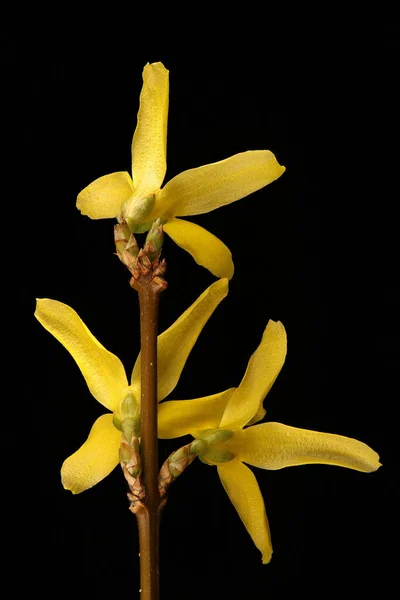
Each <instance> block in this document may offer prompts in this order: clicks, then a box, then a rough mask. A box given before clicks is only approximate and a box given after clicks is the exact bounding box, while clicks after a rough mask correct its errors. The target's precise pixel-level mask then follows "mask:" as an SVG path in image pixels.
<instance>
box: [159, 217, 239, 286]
mask: <svg viewBox="0 0 400 600" xmlns="http://www.w3.org/2000/svg"><path fill="white" fill-rule="evenodd" d="M163 229H164V231H165V233H168V235H169V236H170V237H171V238H172V239H173V240H174V242H176V243H177V244H178V246H181V248H183V249H184V250H186V252H189V254H191V255H192V256H193V258H194V260H195V261H196V262H197V263H198V264H199V265H201V266H202V267H205V268H206V269H208V270H209V271H211V273H212V274H213V275H215V276H216V277H227V278H228V279H231V278H232V277H233V271H234V266H233V262H232V254H231V251H230V250H229V248H227V247H226V246H225V244H224V243H223V242H221V240H219V239H218V238H217V237H216V236H215V235H213V234H212V233H210V232H209V231H207V230H206V229H203V227H200V225H195V223H190V222H189V221H184V220H182V219H171V221H168V222H167V223H165V225H163Z"/></svg>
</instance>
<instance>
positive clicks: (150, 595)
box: [130, 244, 167, 600]
mask: <svg viewBox="0 0 400 600" xmlns="http://www.w3.org/2000/svg"><path fill="white" fill-rule="evenodd" d="M151 250H152V247H151V246H149V245H148V244H146V245H145V247H144V248H143V250H141V251H140V252H139V255H138V259H137V262H136V264H135V267H134V269H133V270H132V271H131V272H132V274H133V277H132V279H131V282H130V283H131V286H132V287H133V288H134V289H136V291H137V292H138V294H139V306H140V345H141V359H140V361H141V402H140V405H141V434H140V436H141V442H140V460H141V467H142V468H141V473H142V474H141V476H140V477H141V478H142V479H141V481H142V483H143V485H142V484H139V490H140V491H141V494H140V497H141V498H142V499H143V501H139V502H133V505H131V510H132V512H134V513H135V514H136V518H137V522H138V529H139V545H140V588H141V595H140V598H141V600H159V520H160V512H161V510H160V509H161V504H162V502H161V499H160V493H159V489H158V471H159V467H158V429H157V416H158V398H157V333H158V331H157V329H158V307H159V300H160V293H161V292H162V291H163V290H164V289H165V288H166V287H167V283H166V281H165V280H164V273H165V269H166V264H165V261H164V260H163V261H161V262H160V261H159V254H158V255H157V256H156V257H154V252H153V253H150V251H151ZM153 251H154V248H153ZM133 481H135V480H133ZM137 483H139V480H137ZM131 491H133V492H134V490H132V488H131ZM134 494H135V492H134Z"/></svg>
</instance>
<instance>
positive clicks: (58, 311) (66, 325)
mask: <svg viewBox="0 0 400 600" xmlns="http://www.w3.org/2000/svg"><path fill="white" fill-rule="evenodd" d="M35 317H36V318H37V319H38V321H39V322H40V323H41V324H42V325H43V327H44V328H45V329H47V331H49V332H50V333H51V334H52V335H54V337H55V338H56V339H57V340H58V341H59V342H61V344H62V345H63V346H64V348H66V349H67V350H68V352H69V353H70V354H71V356H72V357H73V358H74V359H75V361H76V363H77V365H78V367H79V368H80V370H81V372H82V375H83V376H84V378H85V380H86V383H87V385H88V387H89V390H90V391H91V393H92V394H93V396H94V397H95V398H96V400H98V401H99V402H100V403H101V404H103V405H104V406H106V407H107V408H109V409H110V410H115V409H116V408H117V407H118V406H119V403H120V401H121V400H122V399H123V397H124V393H125V391H126V389H127V387H128V382H127V379H126V374H125V370H124V367H123V366H122V363H121V361H120V360H119V358H117V357H116V356H115V355H114V354H111V352H109V351H108V350H106V349H105V348H104V346H102V345H101V344H100V342H98V341H97V340H96V338H95V337H94V336H93V335H92V333H91V332H90V331H89V329H88V328H87V327H86V325H85V324H84V322H83V321H82V320H81V319H80V318H79V316H78V315H77V313H76V312H75V311H74V310H73V309H72V308H71V307H70V306H67V304H63V303H62V302H57V301H56V300H49V299H48V298H38V299H37V303H36V312H35ZM60 385H62V383H61V384H60Z"/></svg>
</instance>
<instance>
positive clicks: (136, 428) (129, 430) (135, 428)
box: [113, 393, 140, 441]
mask: <svg viewBox="0 0 400 600" xmlns="http://www.w3.org/2000/svg"><path fill="white" fill-rule="evenodd" d="M113 425H114V427H116V428H117V429H118V430H119V431H122V433H123V434H124V436H125V438H126V439H127V440H128V441H130V440H131V438H132V436H134V437H140V411H139V405H138V401H137V400H136V398H135V396H134V395H133V394H132V393H129V394H128V395H127V396H125V398H124V399H123V401H122V402H121V406H120V410H119V411H118V413H114V416H113Z"/></svg>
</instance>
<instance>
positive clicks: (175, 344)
mask: <svg viewBox="0 0 400 600" xmlns="http://www.w3.org/2000/svg"><path fill="white" fill-rule="evenodd" d="M227 293H228V280H227V279H220V280H218V281H216V282H215V283H213V284H212V285H211V286H210V287H209V288H207V289H206V290H205V291H204V292H203V293H202V294H201V296H199V298H198V299H197V300H196V301H195V302H194V303H193V304H192V306H190V307H189V308H188V309H187V310H186V311H185V312H184V313H183V314H182V315H181V316H180V317H179V318H178V319H177V320H176V321H175V323H173V325H171V327H169V328H168V329H167V330H166V331H164V333H162V334H161V335H159V336H158V398H159V400H163V399H164V398H165V397H166V396H167V395H168V394H169V393H170V392H171V391H172V390H173V389H174V388H175V386H176V384H177V382H178V380H179V377H180V374H181V372H182V369H183V367H184V365H185V362H186V360H187V357H188V356H189V353H190V351H191V350H192V348H193V345H194V343H195V342H196V340H197V338H198V336H199V335H200V333H201V331H202V329H203V327H204V325H205V324H206V323H207V321H208V319H209V318H210V316H211V315H212V313H213V312H214V310H215V308H216V307H217V306H218V304H219V303H220V302H221V300H223V298H225V296H226V295H227ZM35 316H36V318H37V319H38V320H39V321H40V323H41V324H42V325H43V327H44V328H45V329H47V331H49V332H50V333H51V334H52V335H54V337H55V338H56V339H57V340H58V341H59V342H61V344H63V346H64V347H65V348H66V349H67V350H68V351H69V352H70V354H71V355H72V357H73V358H74V359H75V361H76V363H77V365H78V367H79V368H80V370H81V372H82V375H83V376H84V378H85V380H86V383H87V385H88V387H89V390H90V392H91V393H92V395H93V396H94V397H95V398H96V400H98V402H100V404H103V406H105V407H106V408H108V409H109V410H111V411H112V413H108V414H105V415H102V416H101V417H99V418H98V419H97V420H96V422H95V423H94V425H93V427H92V429H91V431H90V433H89V437H88V439H87V440H86V442H85V443H84V444H83V446H81V448H79V450H77V452H75V453H74V454H73V455H72V456H70V457H69V458H67V459H66V461H65V462H64V464H63V466H62V469H61V478H62V483H63V485H64V487H65V488H66V489H68V490H71V491H72V492H73V493H74V494H78V493H80V492H83V491H84V490H86V489H88V488H90V487H92V486H94V485H95V484H96V483H98V482H99V481H101V480H102V479H104V477H106V476H107V475H108V474H109V473H111V471H112V470H113V469H114V468H115V467H116V466H117V464H118V462H119V455H118V452H119V446H120V441H121V431H120V430H118V429H117V427H116V426H115V425H117V424H118V422H120V421H121V420H122V413H123V411H124V406H126V404H127V403H128V404H129V406H132V405H135V406H137V407H138V410H139V411H140V404H139V403H140V354H139V356H138V358H137V360H136V363H135V366H134V368H133V372H132V376H131V382H130V384H129V383H128V380H127V377H126V373H125V370H124V367H123V365H122V363H121V361H120V360H119V358H117V357H116V356H115V355H114V354H112V353H111V352H109V351H108V350H106V349H105V348H104V346H102V345H101V344H100V342H98V341H97V339H96V338H95V337H94V336H93V335H92V333H91V332H90V331H89V329H88V328H87V327H86V325H85V324H84V323H83V321H82V320H81V319H80V318H79V316H78V315H77V313H76V312H75V311H74V310H73V309H72V308H70V307H69V306H67V305H66V304H63V303H62V302H57V301H56V300H49V299H47V298H44V299H38V300H37V307H36V312H35Z"/></svg>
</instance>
